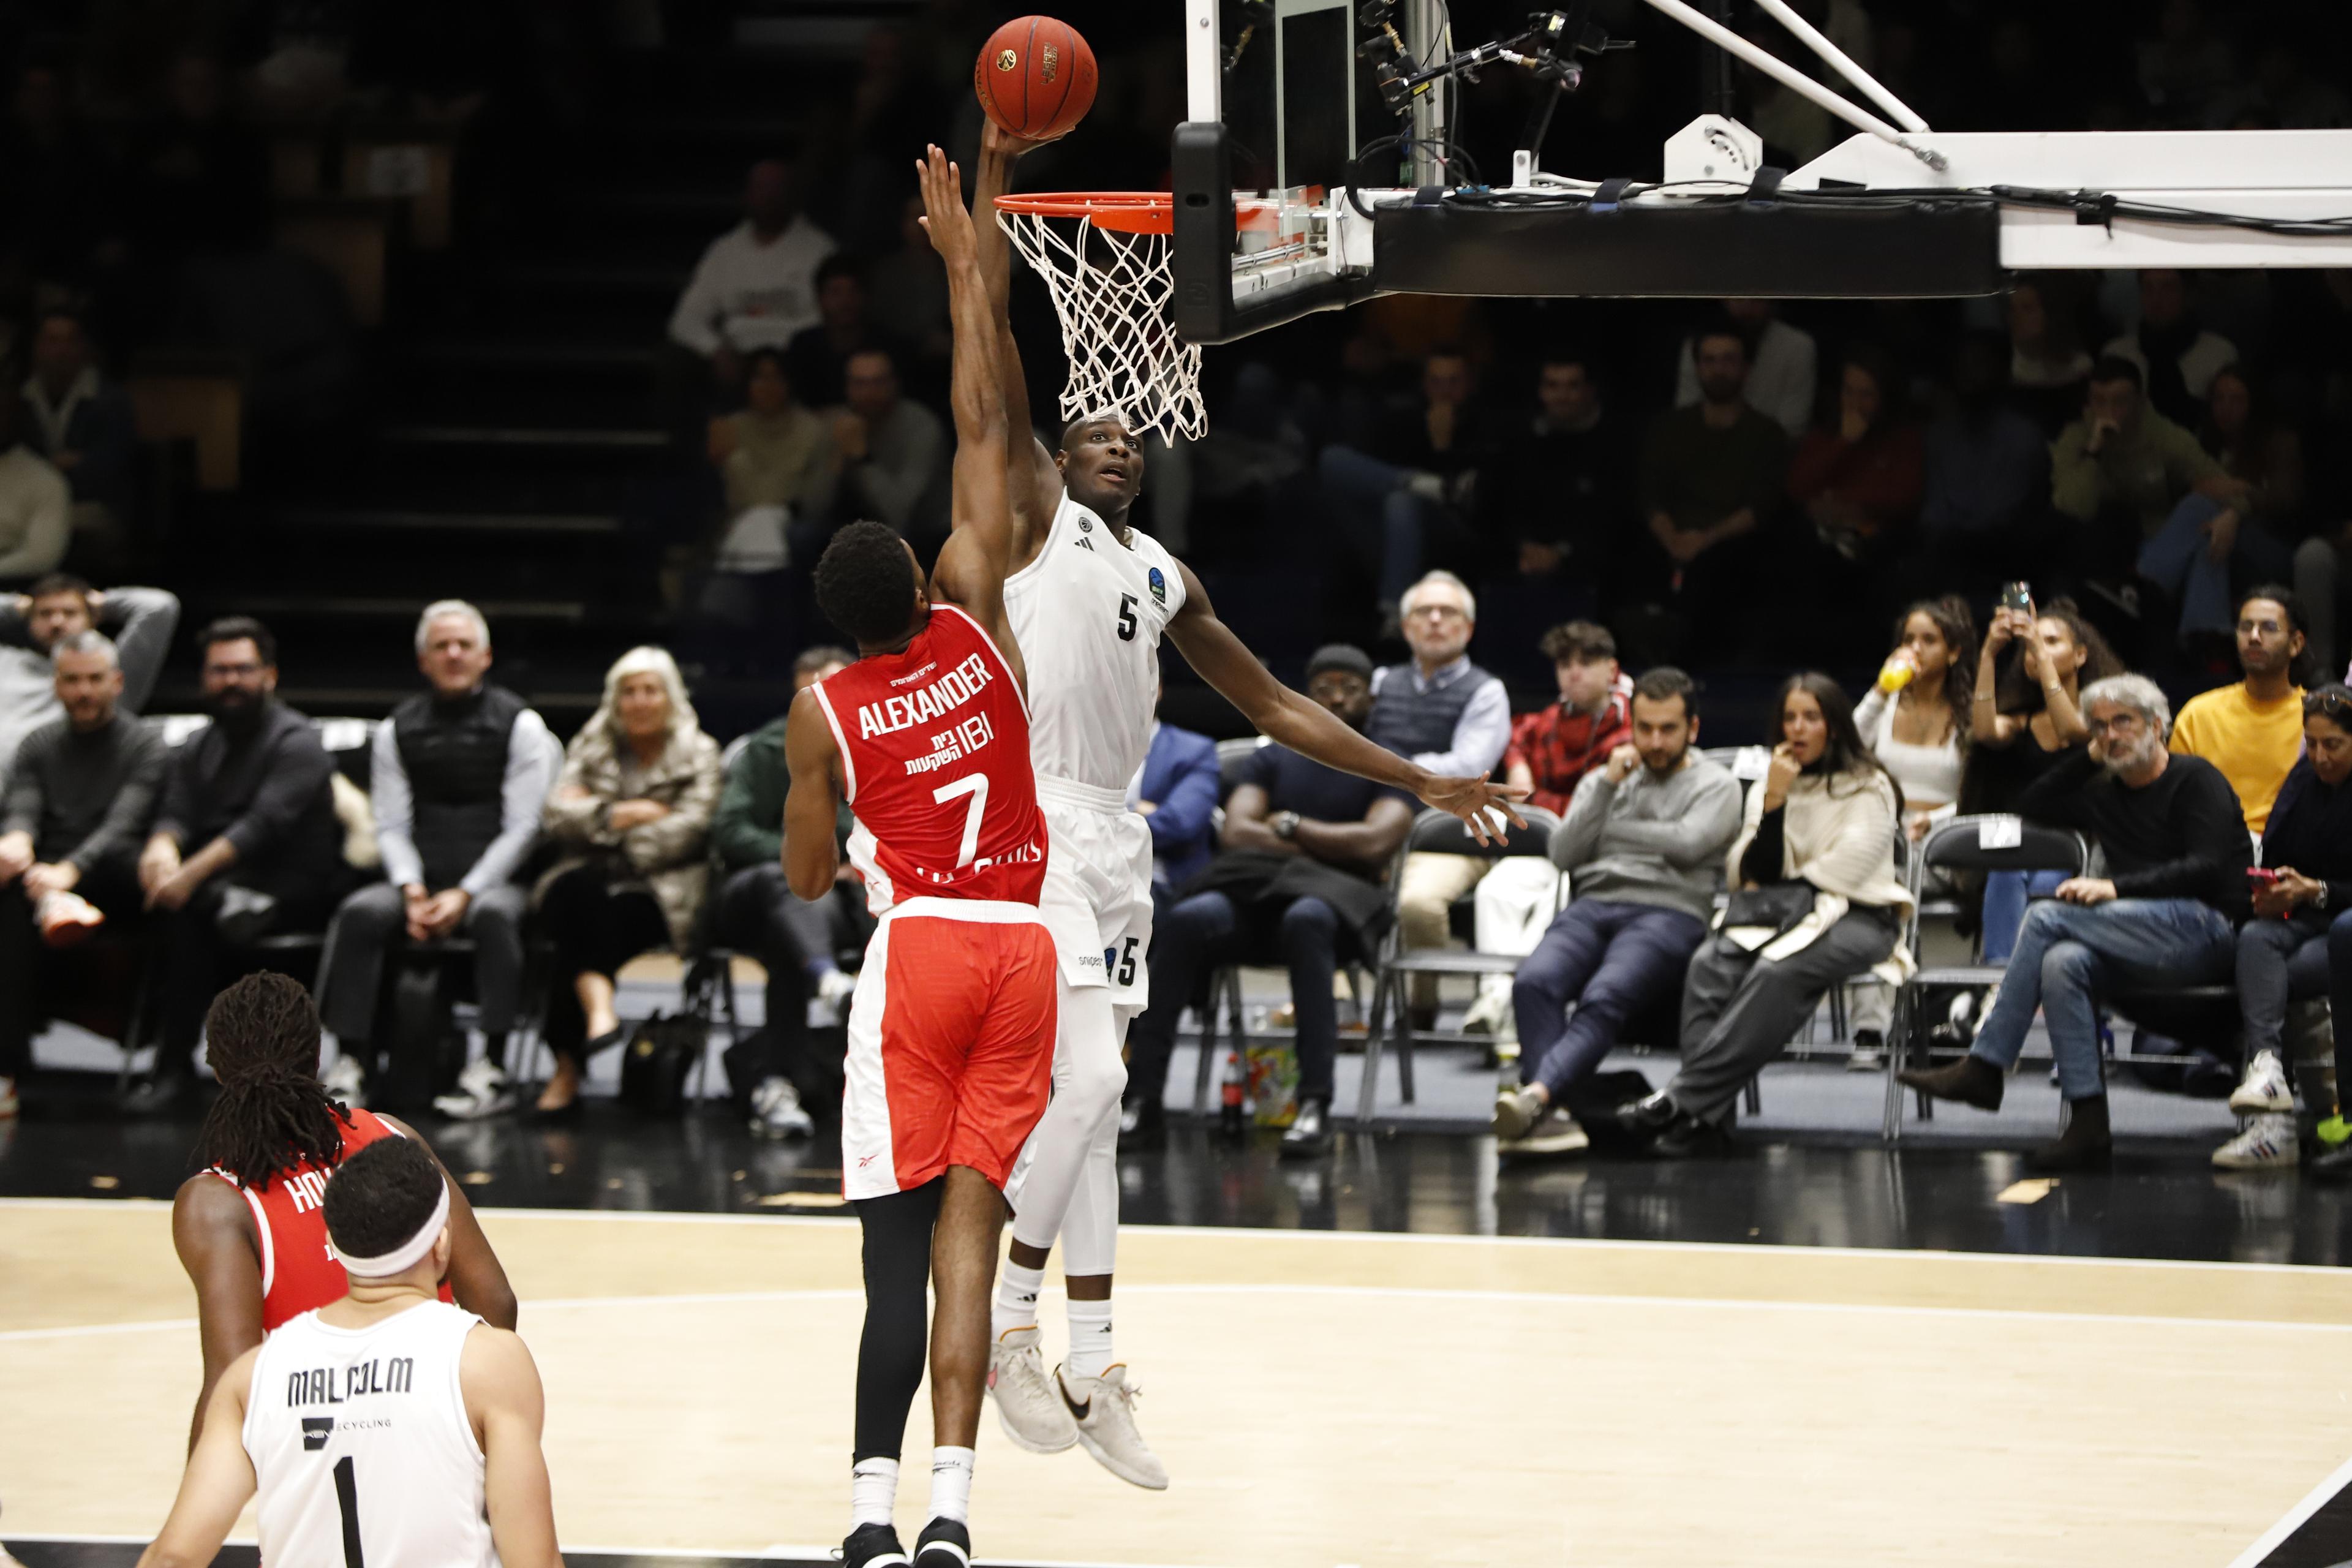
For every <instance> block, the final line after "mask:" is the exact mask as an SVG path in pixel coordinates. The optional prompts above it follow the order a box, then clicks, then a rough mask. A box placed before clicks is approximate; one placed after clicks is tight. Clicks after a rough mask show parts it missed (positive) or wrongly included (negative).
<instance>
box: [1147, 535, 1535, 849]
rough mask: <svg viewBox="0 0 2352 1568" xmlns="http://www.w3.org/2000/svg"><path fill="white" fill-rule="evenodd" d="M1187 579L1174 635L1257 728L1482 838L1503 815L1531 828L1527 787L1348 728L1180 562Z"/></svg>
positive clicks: (1496, 829)
mask: <svg viewBox="0 0 2352 1568" xmlns="http://www.w3.org/2000/svg"><path fill="white" fill-rule="evenodd" d="M1176 570H1177V571H1178V572H1179V573H1181V574H1182V577H1183V583H1184V604H1183V607H1182V608H1181V609H1179V610H1178V611H1177V612H1176V615H1175V616H1174V618H1173V619H1171V620H1170V621H1169V623H1168V636H1169V638H1170V639H1171V641H1173V642H1174V643H1175V645H1176V647H1177V650H1178V651H1179V652H1181V653H1182V654H1183V656H1184V661H1185V662H1186V663H1187V664H1190V665H1191V666H1192V668H1194V669H1195V670H1197V671H1198V672H1199V673H1200V676H1201V679H1203V680H1205V681H1207V682H1208V683H1209V684H1210V685H1211V686H1213V687H1215V688H1216V689H1217V691H1218V693H1219V695H1221V696H1223V698H1224V700H1226V701H1228V702H1230V703H1232V704H1233V705H1234V707H1236V708H1238V709H1240V710H1242V714H1243V716H1244V718H1246V719H1248V720H1249V721H1250V722H1251V723H1252V724H1255V725H1256V726H1257V731H1258V733H1260V734H1262V735H1265V736H1268V737H1270V738H1272V739H1273V740H1275V741H1276V742H1280V743H1281V744H1283V745H1286V746H1287V747H1289V748H1290V749H1291V750H1292V751H1294V752H1297V753H1299V755H1301V756H1306V757H1312V758H1314V759H1315V760H1316V761H1317V762H1318V763H1322V764H1323V765H1324V766H1326V767H1331V768H1338V769H1339V771H1340V772H1341V773H1354V774H1355V775H1356V776H1357V777H1358V778H1366V779H1370V780H1371V781H1372V782H1373V783H1374V784H1393V785H1395V786H1396V787H1397V788H1399V789H1402V790H1407V791H1410V792H1411V793H1412V794H1413V795H1418V796H1419V797H1420V798H1421V800H1422V803H1423V805H1433V806H1435V807H1436V808H1437V809H1438V810H1440V811H1448V812H1452V813H1453V814H1454V816H1458V817H1460V818H1461V819H1462V820H1463V822H1464V823H1465V824H1466V825H1467V826H1468V827H1469V829H1470V836H1471V837H1473V838H1475V839H1476V840H1477V841H1478V842H1479V843H1481V844H1486V843H1489V842H1492V841H1494V840H1495V839H1497V838H1500V837H1502V826H1501V823H1502V818H1504V817H1508V818H1509V819H1510V820H1511V821H1513V822H1515V823H1517V824H1518V825H1519V826H1521V827H1525V826H1527V825H1528V824H1527V819H1526V818H1524V817H1522V816H1520V815H1519V814H1518V812H1517V810H1516V809H1515V808H1514V805H1513V803H1514V802H1515V801H1519V800H1524V799H1526V798H1527V793H1528V792H1527V791H1526V790H1524V789H1517V788H1514V787H1512V786H1510V785H1508V784H1494V783H1491V782H1490V781H1488V780H1486V779H1469V778H1447V777H1445V776H1444V775H1442V774H1439V773H1431V772H1430V771H1429V770H1428V769H1427V768H1424V767H1423V766H1421V764H1419V763H1415V762H1413V761H1412V759H1411V758H1409V757H1401V756H1399V755H1397V754H1396V753H1395V752H1391V751H1390V750H1389V749H1388V748H1387V747H1385V746H1376V745H1374V744H1373V743H1372V742H1370V741H1368V740H1366V739H1365V738H1364V737H1363V736H1361V735H1360V734H1358V733H1357V732H1356V731H1353V730H1351V729H1349V727H1348V726H1347V724H1345V723H1344V722H1342V721H1340V720H1339V718H1338V717H1337V716H1335V715H1334V714H1333V713H1332V712H1331V711H1330V710H1328V709H1326V708H1325V707H1323V706H1322V705H1321V704H1320V703H1318V702H1314V701H1310V700H1308V699H1307V698H1306V697H1304V696H1302V695H1301V694H1299V693H1298V692H1296V691H1293V690H1291V689H1290V688H1288V687H1287V686H1285V685H1283V684H1282V682H1280V681H1279V680H1276V679H1275V678H1274V677H1273V676H1272V675H1271V674H1269V673H1267V671H1266V668H1265V665H1263V664H1260V663H1259V662H1258V658H1257V655H1255V654H1254V653H1252V652H1250V650H1249V649H1248V648H1247V647H1244V646H1243V644H1242V639H1241V638H1239V637H1235V636H1234V630H1233V628H1232V627H1231V626H1227V625H1225V623H1224V622H1223V621H1221V620H1219V619H1218V618H1217V612H1216V610H1215V609H1214V607H1213V606H1212V605H1210V603H1209V595H1208V594H1207V593H1206V591H1204V590H1203V589H1202V586H1201V580H1200V579H1199V578H1198V577H1195V576H1194V575H1192V568H1191V567H1190V566H1187V565H1185V564H1184V563H1182V562H1181V561H1180V562H1178V563H1176Z"/></svg>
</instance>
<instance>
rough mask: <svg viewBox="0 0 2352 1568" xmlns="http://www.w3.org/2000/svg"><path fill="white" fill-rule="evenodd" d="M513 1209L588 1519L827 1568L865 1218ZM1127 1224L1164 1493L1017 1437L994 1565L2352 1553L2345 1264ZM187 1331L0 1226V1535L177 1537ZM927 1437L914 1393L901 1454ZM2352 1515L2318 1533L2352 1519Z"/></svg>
mask: <svg viewBox="0 0 2352 1568" xmlns="http://www.w3.org/2000/svg"><path fill="white" fill-rule="evenodd" d="M485 1224H486V1226H487V1227H488V1232H489V1234H490V1236H491V1237H492V1239H493V1240H494V1242H495V1243H496V1245H497V1246H498V1247H499V1252H500V1254H501V1256H502V1257H503V1258H505V1259H506V1260H507V1263H508V1267H509V1271H510V1273H511V1275H512V1277H513V1279H514V1280H515V1283H516V1285H517V1288H518V1289H519V1291H520V1294H521V1296H522V1299H523V1303H524V1305H523V1318H522V1328H523V1331H524V1333H525V1335H526V1336H527V1338H528V1339H529V1340H530V1344H531V1346H532V1349H533V1351H534V1352H535V1353H536V1354H537V1356H538V1358H539V1361H540V1364H541V1369H542V1371H543V1373H544V1374H545V1377H546V1381H547V1386H548V1394H549V1426H548V1436H547V1449H548V1455H549V1458H550V1461H551V1466H552V1468H553V1472H554V1476H555V1480H556V1487H557V1511H558V1518H559V1521H560V1522H561V1526H562V1534H563V1538H564V1540H565V1541H566V1542H568V1543H577V1550H578V1552H580V1553H582V1554H583V1555H584V1554H592V1553H614V1554H622V1555H632V1556H635V1555H656V1556H660V1555H667V1554H674V1553H675V1554H697V1555H698V1554H716V1555H722V1556H729V1557H735V1556H757V1557H762V1558H767V1559H771V1560H775V1559H782V1560H784V1561H788V1562H789V1561H803V1560H805V1561H809V1562H817V1561H822V1560H824V1548H825V1546H826V1545H827V1544H829V1543H830V1542H834V1541H837V1540H838V1539H839V1535H840V1521H841V1515H842V1512H843V1505H844V1493H845V1479H844V1476H843V1473H842V1472H843V1468H844V1461H845V1455H846V1454H847V1451H848V1445H849V1428H848V1424H849V1411H850V1375H851V1360H852V1357H851V1355H850V1353H849V1352H850V1348H851V1347H852V1346H853V1345H854V1343H855V1341H856V1325H857V1321H858V1314H859V1302H858V1296H857V1275H856V1242H857V1235H856V1227H855V1226H854V1225H853V1224H851V1223H849V1222H846V1221H845V1220H842V1219H839V1218H836V1217H791V1216H785V1215H779V1216H772V1217H771V1216H761V1217H736V1216H725V1215H664V1214H637V1215H621V1214H609V1213H586V1212H562V1211H549V1210H515V1209H491V1210H488V1211H486V1215H485ZM1122 1247H1123V1256H1122V1259H1121V1265H1122V1268H1121V1289H1120V1294H1119V1300H1120V1301H1121V1303H1122V1307H1121V1310H1120V1317H1119V1333H1120V1342H1121V1347H1122V1349H1123V1351H1124V1352H1127V1354H1128V1355H1129V1357H1130V1358H1131V1360H1132V1362H1133V1364H1134V1366H1135V1368H1136V1371H1137V1374H1138V1378H1139V1382H1140V1383H1141V1384H1142V1385H1143V1387H1144V1389H1145V1391H1146V1392H1145V1394H1144V1400H1143V1405H1142V1415H1143V1421H1144V1425H1145V1430H1146V1432H1147V1433H1148V1434H1149V1435H1150V1436H1151V1437H1152V1438H1153V1440H1154V1441H1155V1443H1156V1444H1157V1446H1158V1447H1159V1448H1160V1452H1161V1454H1162V1455H1163V1457H1164V1458H1166V1459H1167V1460H1168V1463H1169V1466H1170V1468H1171V1471H1172V1472H1173V1474H1174V1476H1175V1478H1176V1480H1175V1485H1174V1486H1173V1487H1172V1488H1171V1489H1170V1490H1169V1491H1167V1492H1165V1493H1162V1494H1157V1495H1154V1494H1148V1493H1144V1492H1140V1491H1138V1490H1135V1489H1131V1488H1129V1487H1127V1486H1125V1485H1123V1484H1121V1483H1120V1482H1118V1481H1117V1480H1116V1479H1112V1478H1111V1477H1110V1476H1109V1475H1108V1474H1107V1473H1106V1472H1104V1471H1103V1470H1101V1469H1100V1468H1097V1466H1095V1465H1094V1464H1093V1463H1092V1462H1091V1461H1089V1460H1088V1459H1087V1458H1085V1457H1084V1456H1083V1455H1082V1454H1079V1453H1077V1452H1076V1451H1073V1452H1071V1453H1068V1454H1065V1455H1061V1456H1055V1457H1053V1458H1039V1457H1035V1456H1032V1455H1028V1454H1024V1453H1020V1452H1018V1451H1016V1450H1014V1449H1013V1447H1011V1446H1010V1445H1009V1444H1006V1443H1003V1442H1002V1441H1001V1440H992V1438H993V1436H994V1430H993V1427H992V1426H991V1427H990V1428H988V1429H987V1430H986V1431H985V1432H984V1433H983V1436H982V1461H981V1469H980V1474H979V1483H978V1487H977V1489H976V1492H975V1503H974V1521H973V1523H974V1533H975V1537H976V1540H977V1542H978V1544H979V1545H980V1546H981V1547H982V1551H983V1552H984V1554H985V1558H986V1560H988V1561H991V1562H994V1563H1101V1564H1117V1565H1128V1564H1187V1565H1191V1564H1231V1565H1235V1568H1242V1565H1258V1564H1264V1565H1266V1568H1277V1565H1281V1568H1287V1565H1297V1568H1335V1565H1339V1564H1365V1565H1369V1564H1373V1563H1397V1564H1404V1563H1507V1562H1509V1563H1519V1562H1553V1563H1607V1564H1628V1565H1631V1564H1650V1563H1656V1564H1677V1565H1680V1564H1689V1563H1711V1562H1725V1563H1757V1564H1790V1565H1796V1564H1809V1565H1811V1564H1824V1563H1921V1564H1929V1563H1953V1564H1959V1563H1968V1564H2000V1563H2019V1564H2026V1563H2032V1564H2053V1565H2055V1564H2073V1563H2133V1564H2138V1565H2150V1568H2153V1565H2159V1564H2180V1565H2182V1568H2189V1565H2191V1564H2194V1565H2198V1568H2211V1565H2215V1564H2221V1563H2231V1562H2233V1561H2235V1562H2241V1563H2248V1564H2252V1563H2263V1562H2268V1563H2273V1564H2278V1565H2286V1564H2290V1563H2294V1564H2301V1563H2306V1562H2307V1563H2311V1564H2312V1565H2313V1568H2318V1565H2319V1564H2322V1563H2336V1562H2339V1561H2341V1560H2342V1559H2344V1558H2346V1557H2347V1556H2352V1538H2347V1537H2345V1536H2340V1535H2339V1536H2337V1538H2336V1542H2335V1544H2334V1545H2333V1546H2332V1547H2331V1546H2329V1545H2327V1544H2326V1543H2325V1542H2312V1541H2309V1540H2306V1541H2305V1542H2304V1545H2305V1546H2307V1547H2309V1549H2310V1551H2309V1552H2307V1553H2306V1554H2305V1555H2300V1556H2298V1555H2294V1552H2295V1551H2296V1550H2297V1548H2296V1546H2295V1543H2294V1542H2292V1541H2289V1542H2287V1544H2286V1545H2284V1546H2280V1545H2279V1541H2281V1540H2285V1539H2286V1537H2287V1536H2288V1535H2289V1534H2290V1533H2291V1532H2292V1528H2293V1526H2294V1524H2295V1523H2296V1522H2297V1521H2294V1518H2293V1515H2294V1510H2297V1508H2298V1505H2299V1504H2304V1505H2306V1511H2307V1510H2308V1509H2309V1508H2311V1507H2317V1506H2318V1505H2320V1504H2323V1503H2326V1501H2327V1500H2328V1499H2329V1498H2330V1497H2331V1495H2332V1494H2333V1492H2334V1490H2335V1489H2336V1483H2337V1482H2339V1481H2340V1479H2341V1478H2340V1477H2337V1476H2336V1471H2337V1468H2338V1466H2339V1464H2340V1463H2341V1462H2342V1461H2343V1459H2344V1458H2345V1456H2346V1455H2347V1454H2352V1398H2347V1392H2352V1391H2347V1386H2346V1385H2347V1383H2352V1372H2347V1366H2352V1353H2347V1352H2352V1272H2347V1271H2345V1270H2342V1269H2336V1268H2299V1267H2274V1266H2261V1265H2244V1264H2202V1263H2182V1262H2168V1263H2155V1262H2128V1261H2114V1260H2092V1259H2071V1258H2018V1257H1999V1256H1987V1255H1968V1254H1943V1253H1923V1252H1904V1251H1871V1250H1857V1249H1837V1248H1809V1247H1757V1246H1716V1245H1693V1244H1670V1243H1614V1242H1594V1241H1581V1242H1580V1241H1570V1240H1536V1239H1507V1238H1496V1237H1432V1236H1407V1235H1367V1234H1349V1233H1329V1232H1307V1231H1266V1230H1246V1229H1195V1228H1181V1227H1175V1226H1137V1227H1131V1228H1130V1229H1129V1231H1128V1232H1127V1233H1126V1234H1125V1236H1124V1237H1123V1238H1122ZM1057 1304H1058V1303H1055V1305H1057ZM191 1310H192V1300H191V1298H190V1294H189V1291H188V1288H187V1286H186V1284H185V1282H184V1279H183V1277H182V1275H181V1274H180V1271H179V1269H178V1268H177V1266H176V1264H175V1262H174V1260H173V1255H172V1249H171V1242H170V1235H169V1224H168V1209H167V1208H166V1207H165V1206H164V1205H161V1204H158V1203H153V1202H145V1201H129V1202H126V1201H120V1200H17V1201H10V1202H7V1203H5V1204H0V1389H5V1391H6V1397H5V1400H0V1503H5V1531H0V1533H5V1537H6V1538H7V1539H8V1540H9V1542H11V1543H12V1544H15V1545H17V1546H19V1548H20V1555H22V1556H23V1557H24V1559H25V1561H26V1563H27V1564H28V1568H45V1565H47V1564H56V1565H57V1568H67V1565H68V1564H75V1565H79V1568H123V1565H124V1564H127V1563H128V1562H129V1560H130V1553H131V1551H132V1550H133V1548H132V1547H131V1545H130V1544H128V1542H132V1541H135V1540H136V1539H137V1538H139V1537H141V1535H142V1532H144V1531H152V1528H153V1527H154V1525H155V1524H156V1523H157V1522H158V1521H160V1520H161V1519H162V1517H163V1512H164V1510H165V1509H166V1507H167V1506H168V1504H169V1501H170V1499H171V1496H172V1492H173V1487H174V1485H175V1483H176V1479H177V1476H178V1471H179V1464H180V1459H181V1457H182V1449H183V1445H184V1440H185V1434H186V1418H187V1411H188V1408H189V1405H190V1402H191V1400H192V1399H193V1397H194V1383H195V1375H196V1366H197V1359H196V1349H195V1333H194V1321H193V1319H192V1318H191V1317H190V1315H189V1314H190V1312H191ZM1046 1321H1047V1323H1048V1324H1049V1326H1050V1325H1054V1324H1055V1323H1057V1322H1058V1315H1057V1314H1056V1313H1055V1312H1054V1311H1053V1310H1051V1308H1050V1307H1049V1310H1048V1314H1047V1317H1046ZM2260 1390H2269V1391H2271V1392H2269V1393H2258V1392H2257V1391H2260ZM2286 1390H2293V1391H2294V1392H2293V1393H2292V1394H2286V1393H2284V1391H2286ZM2250 1409H2252V1410H2259V1411H2262V1412H2263V1413H2264V1414H2263V1415H2262V1417H2261V1418H2260V1419H2243V1418H2242V1417H2243V1416H2244V1415H2246V1413H2248V1412H2249V1410H2250ZM928 1442H929V1436H928V1431H927V1429H926V1426H925V1422H924V1419H923V1416H922V1414H921V1406H920V1405H919V1407H918V1416H917V1419H916V1421H915V1423H914V1424H913V1426H912V1428H911V1429H910V1431H909V1433H908V1445H909V1451H910V1452H919V1451H920V1450H921V1448H922V1447H924V1446H926V1445H927V1444H928ZM919 1506H920V1503H919V1500H917V1499H912V1498H910V1499H908V1501H907V1507H906V1509H904V1510H902V1512H907V1513H908V1514H909V1515H910V1516H911V1513H912V1511H913V1510H917V1509H919ZM2330 1511H2331V1510H2328V1509H2326V1508H2321V1509H2320V1510H2319V1512H2318V1513H2317V1514H2315V1516H2314V1517H2313V1518H2312V1519H2311V1520H2310V1521H2309V1522H2308V1524H2306V1525H2305V1526H2304V1529H2303V1534H2304V1535H2305V1537H2310V1536H2311V1535H2312V1534H2313V1533H2314V1532H2315V1531H2321V1532H2324V1533H2328V1534H2334V1533H2335V1531H2334V1529H2332V1528H2330V1517H2329V1515H2330ZM2282 1521H2285V1528H2281V1527H2282ZM2341 1522H2342V1521H2338V1523H2339V1524H2340V1523H2341ZM2266 1532H2268V1533H2269V1534H2270V1535H2272V1536H2275V1537H2278V1538H2279V1540H2266V1539H2265V1537H2266ZM248 1539H249V1536H248ZM77 1542H87V1543H88V1544H86V1545H85V1544H76V1543H77ZM2273 1547H2278V1548H2279V1549H2278V1550H2277V1551H2276V1552H2273ZM2325 1552H2332V1554H2321V1553H2325Z"/></svg>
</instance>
